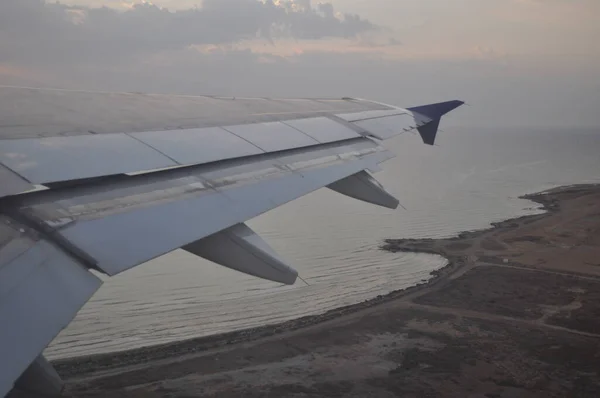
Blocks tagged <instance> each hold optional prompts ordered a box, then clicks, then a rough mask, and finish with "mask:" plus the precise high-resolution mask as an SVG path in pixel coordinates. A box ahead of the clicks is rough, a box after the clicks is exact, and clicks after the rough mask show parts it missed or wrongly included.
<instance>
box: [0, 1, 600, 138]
mask: <svg viewBox="0 0 600 398" xmlns="http://www.w3.org/2000/svg"><path fill="white" fill-rule="evenodd" d="M599 21H600V0H331V1H329V0H323V1H322V2H319V1H310V0H290V1H286V0H266V1H260V2H259V1H257V0H204V1H198V0H156V1H155V2H152V3H150V2H142V1H119V0H63V1H61V2H60V3H55V2H44V1H43V0H1V1H0V84H3V85H21V86H36V87H38V86H42V87H60V88H69V89H86V90H90V89H91V90H117V91H141V92H167V93H182V94H209V95H212V94H215V95H235V96H278V97H296V96H303V97H315V96H326V97H338V96H351V97H352V96H353V97H362V98H369V99H374V100H379V101H386V102H392V103H394V104H396V105H400V106H412V105H418V104H421V103H427V102H436V101H444V100H449V99H463V100H465V101H467V102H468V103H470V104H471V105H472V106H471V108H467V111H462V114H461V117H460V118H456V121H455V122H456V123H458V124H463V125H471V126H490V125H491V126H507V127H508V126H540V127H543V126H560V127H565V128H567V127H598V126H600V43H598V40H600V22H599ZM458 119H460V120H458Z"/></svg>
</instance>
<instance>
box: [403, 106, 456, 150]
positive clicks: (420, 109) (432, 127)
mask: <svg viewBox="0 0 600 398" xmlns="http://www.w3.org/2000/svg"><path fill="white" fill-rule="evenodd" d="M463 104H464V102H463V101H458V100H454V101H447V102H439V103H437V104H430V105H422V106H415V107H413V108H407V110H409V111H411V112H413V113H416V114H418V115H422V116H425V117H427V118H429V119H430V121H429V122H427V123H425V124H423V125H421V126H420V127H418V130H419V134H421V138H422V139H423V142H424V143H425V144H428V145H433V144H434V143H435V137H436V135H437V132H438V128H439V126H440V120H441V118H442V116H444V115H445V114H446V113H448V112H450V111H452V110H454V109H456V108H458V107H459V106H461V105H463Z"/></svg>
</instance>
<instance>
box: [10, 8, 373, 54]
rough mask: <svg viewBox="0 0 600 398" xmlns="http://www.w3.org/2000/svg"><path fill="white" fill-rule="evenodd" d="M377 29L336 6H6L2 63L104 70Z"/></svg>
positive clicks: (339, 36) (343, 35)
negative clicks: (252, 42)
mask: <svg viewBox="0 0 600 398" xmlns="http://www.w3.org/2000/svg"><path fill="white" fill-rule="evenodd" d="M375 29H377V28H376V26H375V25H374V24H372V23H371V22H369V21H367V20H365V19H363V18H361V17H359V16H358V15H354V14H342V15H339V14H338V13H336V12H335V10H334V8H333V6H332V5H331V4H319V5H318V6H317V7H316V8H313V7H312V6H311V4H310V0H290V1H283V2H282V1H273V0H265V1H257V0H204V2H203V4H202V7H201V8H195V9H187V10H178V11H169V10H167V9H164V8H160V7H158V6H155V5H152V4H150V3H137V4H134V5H132V6H131V8H129V9H126V10H125V11H119V10H115V9H112V8H107V7H101V8H89V7H83V6H68V5H63V4H60V3H53V4H46V3H44V1H43V0H2V1H0V62H8V61H9V60H10V61H11V62H18V61H21V60H22V61H29V62H32V61H44V62H46V63H51V62H58V63H64V62H87V63H90V62H98V61H99V60H103V61H106V60H120V59H123V58H127V57H131V56H135V55H138V54H148V53H152V52H157V51H164V50H173V49H181V48H185V47H188V46H191V45H197V44H224V43H234V42H237V41H240V40H249V39H255V38H261V39H267V40H272V39H273V38H293V39H298V40H304V39H311V40H315V39H324V38H354V37H356V36H358V35H359V34H361V33H363V32H367V31H373V30H375Z"/></svg>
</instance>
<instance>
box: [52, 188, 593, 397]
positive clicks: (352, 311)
mask: <svg viewBox="0 0 600 398" xmlns="http://www.w3.org/2000/svg"><path fill="white" fill-rule="evenodd" d="M586 196H592V197H594V200H595V198H596V196H597V197H600V185H570V186H566V187H559V188H555V189H551V190H547V191H543V192H540V193H534V194H528V195H524V196H522V197H521V198H523V199H528V200H531V201H533V202H536V203H539V204H541V205H542V209H543V210H544V212H543V213H541V214H534V215H525V216H520V217H516V218H512V219H508V220H505V221H500V222H496V223H493V224H492V225H491V226H490V227H489V228H486V229H482V230H477V231H468V232H462V233H460V234H459V235H457V236H455V237H451V238H447V239H400V240H398V239H386V240H385V242H384V244H383V245H382V246H381V249H382V250H388V251H392V252H396V251H409V252H420V253H429V254H436V255H441V256H443V257H445V258H446V259H447V260H448V264H447V265H446V266H445V267H444V268H442V269H440V270H437V271H434V272H433V273H432V275H433V276H432V278H431V279H430V280H429V281H427V282H424V283H421V284H418V285H415V286H412V287H410V288H408V289H403V290H398V291H393V292H390V293H389V294H386V295H380V296H377V297H375V298H373V299H371V300H367V301H364V302H362V303H358V304H353V305H349V306H345V307H341V308H337V309H334V310H330V311H327V312H325V313H323V314H320V315H313V316H306V317H302V318H299V319H294V320H291V321H287V322H284V323H280V324H275V325H266V326H261V327H258V328H253V329H247V330H240V331H235V332H230V333H225V334H220V335H213V336H206V337H201V338H195V339H190V340H186V341H180V342H175V343H168V344H164V345H158V346H150V347H143V348H139V349H134V350H129V351H123V352H117V353H109V354H98V355H92V356H85V357H77V358H69V359H60V360H56V361H53V364H54V365H55V367H56V369H57V371H58V372H59V373H60V374H61V376H62V377H63V378H65V380H66V381H67V395H68V394H71V395H73V396H80V395H81V396H83V395H86V396H87V394H88V393H91V394H92V395H90V396H96V395H94V394H100V395H101V394H103V393H106V391H107V390H104V388H106V386H105V384H106V383H103V380H104V381H106V379H107V378H108V379H110V380H113V381H114V382H115V384H113V387H111V388H110V391H111V392H113V393H114V391H115V390H119V391H120V390H121V389H122V388H123V387H124V386H125V385H138V384H140V383H139V380H137V379H136V378H135V377H133V378H132V380H126V379H127V375H130V376H131V375H132V372H134V374H135V372H142V371H143V370H142V369H148V368H150V367H154V366H155V365H156V367H163V365H165V364H173V363H180V362H186V361H197V360H198V358H199V357H205V356H207V355H213V356H214V355H219V353H223V352H227V351H231V350H236V349H244V348H245V347H246V346H256V345H262V344H267V343H270V342H271V341H272V340H277V341H282V340H286V339H290V338H292V339H293V338H295V337H298V336H301V335H302V334H304V333H315V332H318V331H319V329H324V325H326V324H328V323H329V324H332V325H333V326H335V325H339V324H342V323H345V322H350V323H352V322H355V321H357V319H358V320H360V318H361V317H363V316H366V315H371V313H372V315H374V316H379V315H381V314H382V313H385V312H386V311H388V310H390V309H392V308H395V307H399V309H402V310H403V311H404V312H405V313H406V314H407V315H411V316H415V308H416V307H418V306H419V305H423V304H425V305H429V306H431V307H436V308H441V307H440V306H439V304H440V303H439V300H437V299H435V298H431V297H429V298H427V297H428V296H431V294H433V293H436V291H441V292H442V295H443V294H446V295H447V296H448V294H449V293H448V292H445V293H444V292H443V291H444V286H446V285H448V284H451V283H453V281H456V280H460V279H461V278H462V277H463V276H465V275H470V274H471V271H473V270H474V269H475V268H479V269H485V268H486V267H494V266H497V267H498V269H502V272H504V271H506V270H510V269H512V268H515V269H516V268H519V269H521V270H531V271H536V270H543V271H544V272H545V273H552V274H567V273H568V274H569V275H571V277H578V276H585V277H586V278H590V279H593V280H596V279H598V283H599V286H600V266H598V267H597V266H596V264H593V265H590V267H595V268H590V269H588V268H586V267H585V266H579V267H576V268H573V269H560V267H558V268H556V267H555V266H553V265H549V264H548V259H545V258H544V259H542V260H543V261H545V263H543V262H541V261H540V259H541V258H538V259H537V260H535V261H533V262H531V261H529V254H528V252H527V249H528V247H525V246H527V245H529V244H533V245H536V244H540V243H541V244H542V245H544V244H546V245H547V242H546V243H544V239H543V238H541V237H539V236H538V235H539V234H538V235H534V234H528V232H527V231H525V232H526V233H525V234H521V235H520V236H515V237H510V236H509V237H508V238H507V239H508V240H507V241H506V242H505V241H503V240H494V237H497V236H499V235H502V234H509V235H510V234H511V233H513V232H515V231H516V232H518V231H519V230H528V228H529V227H530V226H535V224H536V223H539V222H543V221H544V220H548V219H550V218H552V217H557V216H562V215H561V211H563V210H564V209H565V206H563V205H565V204H567V205H568V206H566V207H568V209H567V210H568V211H570V210H573V209H571V207H570V205H569V204H570V203H571V202H572V201H573V200H575V199H577V198H578V197H586ZM574 198H575V199H574ZM570 201H571V202H570ZM594 203H595V202H594ZM597 207H598V209H600V204H598V205H597ZM569 209H570V210H569ZM594 214H595V213H594ZM599 214H600V213H599ZM579 216H581V215H579ZM598 224H600V222H598ZM594 225H596V224H594ZM588 232H591V233H592V235H594V236H595V235H596V234H597V231H596V230H595V229H593V230H592V231H588ZM563 235H565V239H567V238H569V237H570V235H569V237H567V236H566V235H568V234H567V233H566V232H565V233H563ZM575 235H577V234H575ZM511 239H514V241H511ZM507 242H508V243H507ZM513 243H514V244H515V245H516V246H518V247H519V250H517V251H515V250H512V248H507V247H504V246H507V245H510V244H513ZM519 245H520V246H519ZM523 245H525V246H524V248H523V247H521V246H523ZM592 247H593V245H592ZM536 250H537V249H536ZM521 252H523V253H525V254H522V253H521ZM481 264H484V265H483V266H482V265H481ZM584 265H585V262H584ZM598 265H600V264H598ZM496 277H499V278H504V277H506V275H500V276H498V275H496ZM459 290H460V289H459ZM451 296H452V294H450V295H449V296H448V297H450V300H449V302H452V300H453V299H456V297H454V298H453V297H451ZM424 298H425V299H424ZM428 300H429V301H428ZM459 301H460V300H459ZM543 305H546V304H543ZM467 307H468V306H467ZM488 307H489V305H488ZM492 307H493V305H492ZM488 309H490V308H488ZM421 310H422V309H421ZM429 310H431V308H429ZM491 310H492V313H494V308H491ZM501 310H502V311H504V309H501ZM436 311H437V310H436ZM465 311H467V312H466V313H465V314H467V315H466V316H468V315H469V314H470V313H468V311H472V309H466V310H465ZM502 311H500V313H501V312H502ZM536 311H537V310H536ZM433 312H435V311H433ZM437 312H440V311H437ZM517 312H518V311H517ZM534 312H535V311H534ZM538 312H539V311H538ZM559 312H560V310H559ZM496 313H498V311H496ZM500 315H502V316H505V315H503V314H500ZM554 315H556V314H554ZM516 318H519V317H516ZM525 318H526V319H527V317H525ZM555 326H556V325H555ZM579 329H581V330H579ZM579 329H578V332H579V334H580V335H582V336H585V335H590V336H589V337H590V338H596V337H595V335H594V333H593V330H592V331H590V330H583V329H585V328H583V329H582V328H579ZM588 329H589V328H588ZM324 344H325V345H326V343H324ZM246 348H247V347H246ZM403 360H405V358H404V359H403ZM249 362H250V363H251V362H252V361H251V360H250V361H249ZM226 367H227V368H229V366H226ZM190 371H191V369H189V368H188V369H187V370H186V371H185V372H183V373H182V374H184V375H189V374H190ZM202 371H203V372H206V369H203V370H202ZM150 373H152V372H150ZM209 373H211V374H212V373H213V372H209ZM121 374H123V376H122V377H121V376H120V375H121ZM165 378H166V379H172V378H173V375H172V374H169V375H165ZM136 380H137V381H136ZM152 380H153V381H154V382H158V381H159V380H160V372H158V373H156V372H155V375H154V377H152ZM117 381H118V382H117ZM147 381H148V380H146V382H147ZM97 383H99V384H98V385H96V384H97ZM199 383H200V381H199ZM109 384H110V383H109ZM142 384H144V383H142ZM234 384H235V383H234ZM267 384H268V383H267ZM275 384H276V383H275ZM88 387H90V388H89V389H88ZM194 388H200V387H198V386H196V387H194ZM219 388H220V387H219ZM232 388H233V387H232ZM236 388H237V387H236ZM217 390H219V389H217ZM219 391H220V393H222V392H223V390H219ZM236 391H238V390H236ZM238 392H239V391H238ZM123 396H131V395H126V394H125V395H123ZM158 396H160V395H158ZM315 396H320V395H319V394H318V393H317V394H316V395H315Z"/></svg>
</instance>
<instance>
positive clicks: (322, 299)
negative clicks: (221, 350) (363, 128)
mask: <svg viewBox="0 0 600 398" xmlns="http://www.w3.org/2000/svg"><path fill="white" fill-rule="evenodd" d="M384 146H386V147H388V148H389V149H390V150H392V151H393V152H394V153H396V154H397V157H396V158H395V159H392V160H390V161H388V162H386V163H385V164H384V165H383V166H384V168H383V171H382V172H380V173H377V174H376V178H377V179H378V180H379V181H380V182H381V183H382V184H383V185H384V186H385V187H386V188H387V190H388V191H390V192H391V193H392V194H393V195H395V196H396V197H397V198H398V199H399V200H400V202H401V204H402V206H403V207H404V208H398V209H397V210H388V209H384V208H380V207H377V206H373V205H370V204H366V203H363V202H359V201H357V200H354V199H350V198H347V197H345V196H342V195H340V194H338V193H335V192H333V191H331V190H328V189H326V188H324V189H321V190H319V191H317V192H314V193H312V194H310V195H307V196H305V197H302V198H300V199H298V200H296V201H294V202H291V203H289V204H286V205H284V206H282V207H279V208H277V209H274V210H272V211H270V212H268V213H266V214H264V215H262V216H260V217H257V218H255V219H253V220H250V221H249V222H248V224H249V225H250V227H252V228H253V229H254V230H255V231H257V232H258V233H259V234H260V235H261V236H262V237H263V238H264V239H265V240H266V241H267V242H268V243H269V244H270V245H271V246H272V247H273V248H274V249H275V250H276V251H277V252H278V253H279V254H280V255H281V256H282V257H283V258H285V259H286V260H287V261H288V262H289V264H291V265H292V266H293V267H294V268H296V269H297V270H298V271H299V274H300V276H301V277H302V279H304V281H306V283H304V282H302V281H301V280H298V282H296V284H295V285H293V286H281V285H279V284H277V283H273V282H269V281H264V280H260V279H257V278H253V277H250V276H247V275H244V274H241V273H238V272H235V271H232V270H230V269H228V268H224V267H221V266H217V265H215V264H213V263H210V262H208V261H206V260H203V259H201V258H198V257H195V256H193V255H190V254H188V253H186V252H183V251H181V250H177V251H175V252H172V253H170V254H168V255H165V256H163V257H161V258H158V259H155V260H152V261H150V262H148V263H146V264H143V265H140V266H138V267H136V268H135V269H133V270H130V271H127V272H125V273H123V274H121V275H118V276H116V277H114V278H103V279H104V280H105V282H104V285H103V286H102V287H101V288H100V290H99V291H98V292H97V293H96V294H95V296H94V297H93V298H92V299H91V300H90V301H89V302H88V303H87V304H86V305H85V306H84V307H83V308H82V309H81V311H80V312H79V313H78V315H77V317H76V318H75V319H74V320H73V322H72V323H71V324H70V325H69V326H68V327H67V328H66V329H65V330H63V331H62V332H61V333H60V334H59V336H58V337H57V338H56V339H55V340H54V341H53V342H52V343H51V344H50V346H49V347H48V348H47V349H46V351H45V354H46V356H47V357H48V358H50V359H56V358H65V357H75V356H83V355H88V354H97V353H107V352H114V351H122V350H127V349H132V348H137V347H142V346H148V345H155V344H162V343H167V342H172V341H177V340H183V339H189V338H193V337H200V336H207V335H213V334H218V333H223V332H228V331H233V330H239V329H245V328H251V327H255V326H261V325H265V324H273V323H279V322H282V321H286V320H290V319H293V318H298V317H302V316H305V315H312V314H319V313H323V312H326V311H328V310H330V309H333V308H337V307H341V306H346V305H349V304H354V303H359V302H362V301H364V300H368V299H370V298H373V297H376V296H378V295H383V294H386V293H389V292H391V291H394V290H399V289H404V288H408V287H410V286H413V285H415V284H419V283H423V282H426V281H427V280H428V279H430V278H431V272H432V271H434V270H437V269H439V268H441V267H444V266H445V265H446V260H445V259H444V258H442V257H440V256H435V255H427V254H414V253H396V254H392V253H388V252H385V251H382V250H380V245H381V244H382V242H383V240H384V239H386V238H423V237H427V238H442V237H450V236H453V235H456V234H458V233H459V232H461V231H466V230H477V229H483V228H486V227H489V226H490V223H492V222H494V221H500V220H504V219H507V218H512V217H516V216H521V215H526V214H533V213H536V212H540V211H541V209H540V208H539V206H538V205H536V204H534V203H532V202H530V201H527V200H523V199H519V196H521V195H524V194H527V193H533V192H538V191H543V190H547V189H550V188H553V187H557V186H561V185H569V184H579V183H600V128H598V129H591V128H588V129H569V128H546V129H540V128H537V129H533V128H520V129H519V128H510V129H501V128H485V129H478V128H473V127H468V128H465V127H463V128H460V127H448V128H446V129H443V131H442V132H440V134H439V138H438V143H437V145H436V146H427V145H423V144H422V142H421V140H420V137H418V136H416V135H412V134H409V133H406V134H404V135H402V136H400V137H398V138H395V139H393V140H391V141H389V142H385V143H384Z"/></svg>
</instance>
